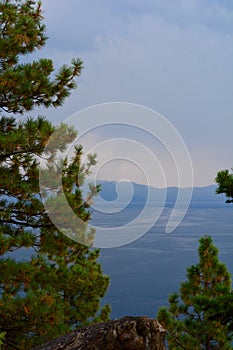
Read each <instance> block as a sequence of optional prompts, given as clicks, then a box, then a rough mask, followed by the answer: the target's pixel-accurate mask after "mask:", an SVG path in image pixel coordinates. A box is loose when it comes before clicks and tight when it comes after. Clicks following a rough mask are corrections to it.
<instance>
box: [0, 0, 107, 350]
mask: <svg viewBox="0 0 233 350" xmlns="http://www.w3.org/2000/svg"><path fill="white" fill-rule="evenodd" d="M45 42H46V36H45V26H44V24H43V23H42V15H41V4H40V2H36V1H31V0H25V1H17V0H5V1H2V2H1V3H0V113H1V117H0V335H1V339H2V335H4V337H3V339H2V340H1V341H2V349H4V350H5V349H24V350H25V349H30V348H31V347H32V346H35V345H38V344H42V343H44V342H46V341H48V340H50V339H52V338H54V337H57V336H59V335H61V334H64V333H66V332H69V331H71V330H73V329H75V328H77V327H80V326H82V325H85V324H89V323H90V322H97V321H102V320H107V319H108V317H109V311H110V310H109V306H108V305H105V306H103V307H102V309H101V310H99V309H100V300H101V298H102V297H103V296H104V294H105V292H106V289H107V286H108V283H109V278H108V277H107V276H105V275H103V273H102V270H101V266H100V264H99V263H98V262H97V259H98V256H99V250H95V249H89V248H88V247H87V245H81V244H80V243H78V242H77V241H75V240H73V239H71V238H69V237H68V236H67V235H64V234H62V233H61V232H59V230H58V229H57V228H56V226H55V225H54V224H53V222H52V221H51V219H50V217H49V216H48V214H47V212H46V210H45V207H44V204H43V203H44V201H47V202H49V201H50V202H51V201H52V203H53V204H54V203H56V204H57V206H58V207H59V196H60V194H59V192H54V191H53V189H49V191H48V193H47V195H46V197H45V198H44V199H43V198H42V193H41V192H40V188H39V173H40V172H41V173H42V174H43V171H40V172H39V160H40V158H43V159H44V158H46V159H47V161H45V163H46V164H45V165H46V166H47V168H51V167H52V166H53V168H54V174H55V175H56V171H55V170H56V169H57V168H58V167H59V166H62V174H63V179H62V180H63V191H64V194H65V196H66V198H67V200H68V202H69V205H70V206H71V208H72V210H73V211H74V213H75V214H76V215H77V216H78V217H79V218H80V220H82V222H83V223H84V225H83V234H84V236H85V240H84V242H86V243H88V244H89V245H90V242H91V241H92V239H93V234H94V233H93V232H92V231H90V232H89V231H87V230H86V229H87V224H85V223H88V221H89V220H90V218H91V212H90V210H89V207H90V201H91V199H92V197H93V196H94V195H96V194H97V193H98V192H99V190H100V188H99V186H94V185H90V189H89V193H88V194H87V198H84V194H83V190H82V188H83V187H82V186H83V184H84V181H85V178H86V176H87V175H88V174H89V173H90V171H91V167H92V165H94V164H95V162H96V161H95V155H94V156H91V155H90V156H89V157H88V161H87V162H86V164H82V163H81V160H82V147H81V146H79V147H76V149H75V153H74V156H73V158H72V159H70V160H65V162H63V163H62V164H60V165H59V164H58V163H57V162H56V153H57V152H59V151H64V150H65V149H66V147H67V146H68V145H69V144H70V143H71V142H72V141H73V140H74V139H75V137H76V132H75V131H74V130H73V129H72V128H70V127H67V126H66V125H61V126H59V127H54V126H53V125H52V124H51V123H50V122H49V121H47V120H46V119H45V118H42V117H38V118H36V119H32V118H27V119H25V118H24V119H22V120H21V121H19V122H17V121H16V117H15V116H14V114H18V113H19V114H23V113H24V112H28V111H32V110H33V108H34V107H35V106H45V107H50V106H54V107H58V106H60V105H62V103H63V102H64V100H65V98H66V97H67V96H68V95H69V93H70V92H71V91H72V90H73V89H74V88H75V87H76V83H75V80H74V79H75V77H77V76H79V74H80V72H81V69H82V62H81V61H80V60H79V59H78V60H73V61H72V64H71V66H63V67H62V68H61V69H60V71H59V72H58V73H57V74H55V73H54V68H53V62H52V61H51V60H48V59H40V60H38V61H34V62H32V63H20V62H22V57H23V56H24V55H27V54H29V53H32V52H33V51H34V50H36V49H39V48H41V47H42V46H43V45H44V44H45ZM52 77H53V78H52ZM7 114H8V116H7ZM54 135H57V136H56V137H55V140H54ZM51 137H52V139H53V149H50V150H49V154H48V152H47V153H46V152H45V151H44V146H45V145H46V143H47V142H48V140H49V139H51ZM54 146H56V147H54ZM47 168H45V170H44V173H45V174H46V169H47ZM55 179H56V176H55ZM75 233H77V232H75Z"/></svg>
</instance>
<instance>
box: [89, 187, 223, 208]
mask: <svg viewBox="0 0 233 350" xmlns="http://www.w3.org/2000/svg"><path fill="white" fill-rule="evenodd" d="M98 183H99V184H100V185H101V189H102V190H101V194H100V196H99V198H96V199H95V202H99V201H101V200H104V201H109V202H112V201H119V202H124V201H125V202H127V203H130V204H129V205H134V206H135V205H137V204H139V203H140V205H141V204H142V203H145V202H146V200H147V198H148V194H149V195H150V202H153V203H154V204H155V205H156V204H158V205H159V204H160V203H161V202H163V201H164V199H165V206H172V205H173V204H174V203H175V201H176V199H177V194H178V190H179V191H181V192H182V191H183V193H185V191H189V189H187V188H180V189H179V188H177V187H167V188H156V187H151V186H150V187H148V186H146V185H141V184H137V183H131V185H130V184H129V183H127V182H123V181H122V182H121V183H120V184H119V183H117V182H116V181H103V180H101V181H98ZM131 186H132V187H131ZM216 188H217V186H216V185H210V186H205V187H194V188H193V193H192V199H191V203H190V204H191V205H192V206H196V205H197V206H202V205H207V204H209V205H211V206H212V205H214V206H221V207H222V206H225V205H227V204H225V197H224V196H221V195H216Z"/></svg>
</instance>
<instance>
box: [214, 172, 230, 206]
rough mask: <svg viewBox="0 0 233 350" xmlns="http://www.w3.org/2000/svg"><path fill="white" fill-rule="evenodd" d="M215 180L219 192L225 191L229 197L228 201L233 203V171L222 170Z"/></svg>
mask: <svg viewBox="0 0 233 350" xmlns="http://www.w3.org/2000/svg"><path fill="white" fill-rule="evenodd" d="M215 181H216V182H217V184H218V188H217V189H216V193H217V194H221V193H224V194H225V196H226V197H227V198H228V199H227V200H226V203H233V173H230V172H229V170H227V169H226V170H221V171H219V172H218V173H217V176H216V178H215Z"/></svg>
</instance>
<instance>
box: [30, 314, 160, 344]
mask: <svg viewBox="0 0 233 350" xmlns="http://www.w3.org/2000/svg"><path fill="white" fill-rule="evenodd" d="M165 334H166V331H165V330H164V329H163V328H162V326H161V325H160V324H159V322H158V321H157V320H155V319H150V318H148V317H146V316H142V317H131V316H126V317H123V318H120V319H118V320H112V321H109V322H103V323H97V324H94V325H92V326H89V327H84V328H80V329H79V330H77V331H75V332H72V333H69V334H66V335H64V336H61V337H59V338H57V339H55V340H52V341H51V342H49V343H47V344H45V345H42V346H39V347H37V348H34V350H165Z"/></svg>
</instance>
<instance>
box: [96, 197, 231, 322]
mask: <svg viewBox="0 0 233 350" xmlns="http://www.w3.org/2000/svg"><path fill="white" fill-rule="evenodd" d="M132 210H133V209H132ZM136 210H138V208H137V209H135V213H136ZM170 210H171V209H169V208H165V210H164V211H163V213H162V215H161V217H160V219H159V221H158V222H157V223H156V225H155V226H154V227H153V228H152V229H150V230H149V232H147V233H146V234H145V235H144V236H143V237H141V238H140V239H138V240H137V241H135V242H133V243H131V244H128V245H125V246H123V247H118V248H113V249H102V251H101V257H100V262H101V264H102V266H103V270H104V272H105V273H107V274H108V275H110V277H111V285H110V287H109V290H108V293H107V295H106V296H105V298H104V300H103V302H105V303H106V302H107V303H110V304H111V306H112V315H111V317H112V318H117V317H121V316H123V315H148V316H150V317H155V316H156V312H157V309H158V307H159V306H162V305H166V304H167V297H168V294H169V293H172V292H175V291H177V290H178V289H179V286H180V282H181V281H182V280H184V279H185V273H186V268H187V267H188V266H190V265H191V264H195V263H196V262H197V258H198V255H197V248H198V240H199V238H200V237H201V236H203V235H211V236H212V237H213V240H214V244H215V245H216V246H217V247H218V248H219V251H220V259H221V260H222V261H223V262H225V263H226V264H227V267H228V269H229V270H230V271H231V272H232V273H233V259H232V254H233V208H232V207H231V206H224V207H222V208H218V207H213V206H212V207H210V208H209V207H204V204H203V203H202V207H201V208H200V207H199V208H198V207H192V208H189V210H188V212H187V214H186V216H185V218H184V220H183V222H182V223H181V225H180V226H179V227H178V228H176V230H175V231H174V232H173V233H171V234H166V233H165V226H166V223H167V219H168V217H169V215H170ZM132 215H133V214H132ZM128 218H129V217H128ZM126 220H127V218H126V217H122V221H121V222H119V218H118V225H120V223H122V224H123V223H124V222H125V221H126ZM111 225H112V223H111Z"/></svg>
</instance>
